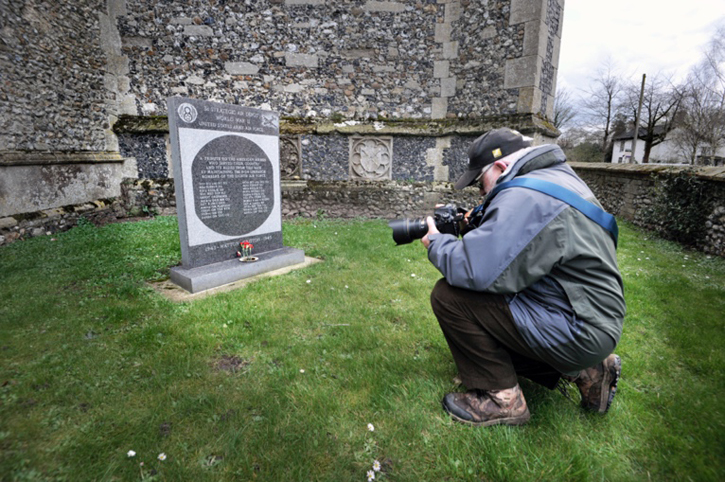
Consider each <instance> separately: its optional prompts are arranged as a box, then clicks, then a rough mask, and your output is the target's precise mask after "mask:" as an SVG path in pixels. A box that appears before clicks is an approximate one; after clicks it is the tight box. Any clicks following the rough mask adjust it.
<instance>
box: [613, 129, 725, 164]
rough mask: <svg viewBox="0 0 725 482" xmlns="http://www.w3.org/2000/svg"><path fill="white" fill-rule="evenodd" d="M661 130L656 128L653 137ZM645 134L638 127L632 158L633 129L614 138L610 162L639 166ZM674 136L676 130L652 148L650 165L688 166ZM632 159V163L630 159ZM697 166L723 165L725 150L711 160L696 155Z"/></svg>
mask: <svg viewBox="0 0 725 482" xmlns="http://www.w3.org/2000/svg"><path fill="white" fill-rule="evenodd" d="M661 132H662V129H661V128H656V129H655V135H659V134H661ZM645 134H646V132H645V130H644V128H642V127H640V129H639V133H638V134H637V146H636V149H635V152H634V156H632V141H633V140H634V129H630V130H628V131H626V132H624V133H623V134H620V135H618V136H615V137H614V139H613V142H612V162H613V163H615V164H632V163H636V164H641V163H642V157H643V156H644V139H643V138H644V136H645ZM675 135H676V129H675V130H673V131H671V132H669V133H668V134H667V138H666V139H665V140H664V141H662V142H661V143H660V144H657V145H656V146H654V147H652V150H651V151H650V154H649V162H650V163H651V164H690V160H689V159H688V158H686V157H685V156H684V155H683V154H682V153H681V151H680V150H679V149H678V147H677V145H676V143H675V141H674V140H673V139H674V138H675ZM633 158H634V161H632V159H633ZM695 163H696V164H698V165H711V166H712V165H714V166H723V165H725V148H721V149H718V151H717V152H716V153H715V157H714V158H713V159H701V157H700V155H699V154H698V156H697V159H696V161H695Z"/></svg>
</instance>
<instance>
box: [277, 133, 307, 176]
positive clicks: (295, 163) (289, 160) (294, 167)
mask: <svg viewBox="0 0 725 482" xmlns="http://www.w3.org/2000/svg"><path fill="white" fill-rule="evenodd" d="M279 140H280V143H279V163H280V173H281V174H282V179H299V178H300V177H302V144H301V141H300V136H280V138H279Z"/></svg>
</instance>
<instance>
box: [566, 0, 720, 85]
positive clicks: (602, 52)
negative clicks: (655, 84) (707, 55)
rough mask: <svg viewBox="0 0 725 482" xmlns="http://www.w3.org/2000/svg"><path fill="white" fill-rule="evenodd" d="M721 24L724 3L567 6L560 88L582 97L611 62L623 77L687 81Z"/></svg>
mask: <svg viewBox="0 0 725 482" xmlns="http://www.w3.org/2000/svg"><path fill="white" fill-rule="evenodd" d="M722 23H725V0H689V1H684V2H683V1H674V0H669V1H668V0H608V1H602V0H566V2H565V5H564V27H563V32H562V39H561V53H560V57H559V74H558V78H557V86H559V87H566V88H567V89H568V90H570V91H572V93H573V94H575V95H579V94H580V93H581V91H580V90H583V89H586V87H587V86H588V84H589V79H588V78H589V77H591V76H592V75H593V74H594V73H595V71H596V69H597V67H598V66H600V65H601V64H602V62H603V60H604V59H606V58H607V56H610V57H611V58H612V59H613V60H614V61H615V64H616V65H617V66H618V67H619V71H620V72H621V74H622V76H623V77H627V78H631V79H637V81H639V79H641V78H642V74H647V77H648V78H649V77H651V76H654V75H656V74H657V73H658V72H662V73H665V72H670V73H672V72H674V73H675V78H683V77H684V76H685V75H686V73H687V70H688V68H689V67H690V66H692V65H693V64H695V63H697V62H698V61H699V60H701V59H702V56H703V52H704V51H705V47H706V46H707V44H708V42H709V41H710V39H711V38H712V34H713V32H714V31H715V28H716V26H717V25H718V24H722Z"/></svg>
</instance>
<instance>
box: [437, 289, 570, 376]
mask: <svg viewBox="0 0 725 482" xmlns="http://www.w3.org/2000/svg"><path fill="white" fill-rule="evenodd" d="M431 306H432V307H433V313H435V315H436V318H438V323H439V324H440V326H441V329H442V330H443V335H444V336H445V337H446V341H447V342H448V347H449V348H450V350H451V354H452V355H453V360H454V361H455V362H456V366H457V367H458V374H459V376H460V377H461V380H462V381H463V384H464V385H465V386H466V388H468V389H469V390H470V389H474V388H477V389H481V390H503V389H506V388H512V387H514V386H515V385H516V384H517V383H518V381H517V376H522V377H525V378H528V379H530V380H531V381H533V382H536V383H538V384H540V385H543V386H545V387H547V388H549V389H553V388H554V387H555V386H556V384H557V382H558V381H559V378H560V377H561V373H560V372H559V371H557V370H556V369H554V368H552V367H551V366H550V365H548V364H547V363H545V362H543V361H541V359H539V358H538V357H537V355H536V354H535V353H534V352H533V351H532V350H531V349H530V348H529V347H528V346H527V345H526V342H525V341H524V340H523V338H521V335H519V333H518V331H517V330H516V326H515V325H514V319H513V316H512V315H511V311H510V310H509V307H508V303H506V300H505V299H504V297H503V295H494V294H488V293H480V292H477V291H470V290H465V289H462V288H456V287H453V286H451V285H449V284H448V283H447V282H446V280H445V279H441V280H439V281H438V283H436V285H435V288H433V292H432V293H431Z"/></svg>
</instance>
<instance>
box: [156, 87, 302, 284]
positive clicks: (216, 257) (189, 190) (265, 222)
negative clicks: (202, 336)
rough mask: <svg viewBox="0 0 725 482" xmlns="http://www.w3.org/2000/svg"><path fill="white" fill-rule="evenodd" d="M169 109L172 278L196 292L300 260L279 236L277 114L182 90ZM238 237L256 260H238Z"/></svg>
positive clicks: (298, 255) (280, 225) (279, 197)
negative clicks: (174, 238) (175, 262)
mask: <svg viewBox="0 0 725 482" xmlns="http://www.w3.org/2000/svg"><path fill="white" fill-rule="evenodd" d="M168 109H169V110H168V112H169V133H170V140H171V159H172V164H173V169H174V173H175V174H174V177H175V189H176V205H177V211H178V218H179V237H180V240H181V262H182V266H181V267H176V268H172V270H171V280H172V281H174V282H175V283H176V284H178V285H180V286H182V287H183V288H185V289H187V290H188V291H191V292H192V293H194V292H198V291H203V290H206V289H209V288H212V287H215V286H220V285H221V284H227V283H231V282H233V281H237V280H239V279H243V278H246V277H249V276H254V275H256V274H260V273H263V272H267V271H271V270H274V269H279V268H283V267H286V266H289V265H292V264H297V263H302V262H304V260H305V258H304V252H302V251H301V250H297V249H292V248H286V247H284V245H283V243H282V214H281V206H280V204H281V188H280V167H279V115H278V114H277V113H275V112H270V111H265V110H260V109H253V108H248V107H241V106H236V105H228V104H219V103H215V102H207V101H200V100H195V99H188V98H182V97H171V98H169V99H168ZM244 242H247V243H251V244H252V245H253V246H254V249H253V253H252V254H253V255H254V257H256V258H257V260H256V261H255V262H254V263H240V262H239V259H238V255H237V251H239V246H240V243H244ZM246 254H249V253H246Z"/></svg>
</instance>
